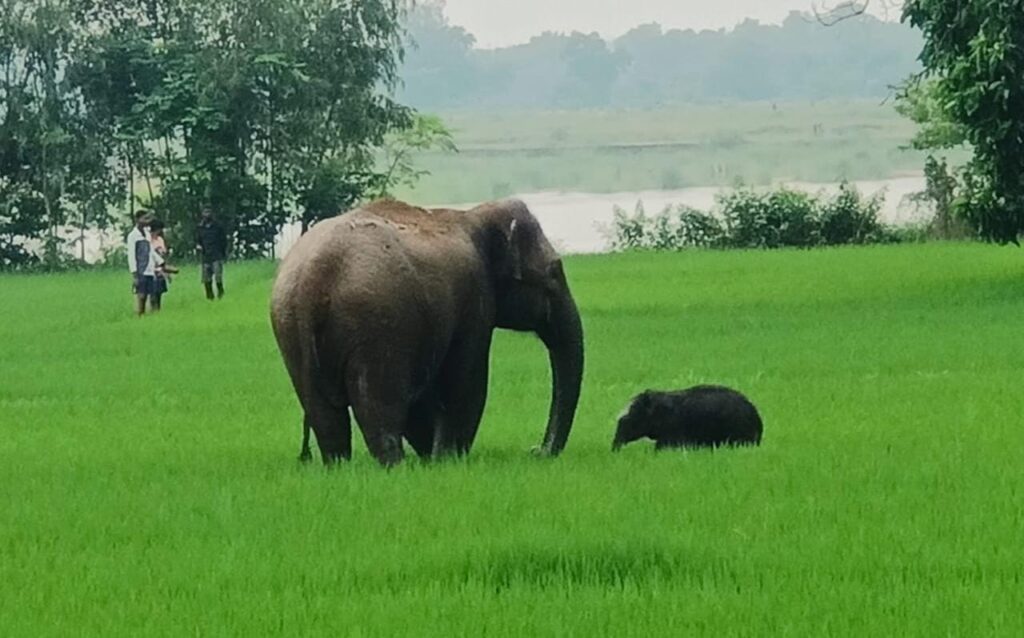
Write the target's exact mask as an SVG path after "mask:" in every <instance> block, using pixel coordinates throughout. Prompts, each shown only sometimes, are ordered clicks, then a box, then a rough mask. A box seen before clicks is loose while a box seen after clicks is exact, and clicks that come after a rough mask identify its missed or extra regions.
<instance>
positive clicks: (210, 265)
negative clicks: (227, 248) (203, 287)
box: [203, 261, 224, 284]
mask: <svg viewBox="0 0 1024 638" xmlns="http://www.w3.org/2000/svg"><path fill="white" fill-rule="evenodd" d="M214 278H216V279H217V281H224V262H223V261H204V262H203V283H204V284H208V283H210V282H211V281H213V280H214Z"/></svg>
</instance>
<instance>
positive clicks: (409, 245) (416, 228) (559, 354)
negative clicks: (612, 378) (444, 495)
mask: <svg viewBox="0 0 1024 638" xmlns="http://www.w3.org/2000/svg"><path fill="white" fill-rule="evenodd" d="M271 319H272V323H273V328H274V334H275V336H276V338H277V342H278V346H279V348H280V350H281V354H282V356H283V358H284V362H285V365H286V367H287V369H288V373H289V376H290V377H291V380H292V384H293V386H294V388H295V392H296V394H297V395H298V398H299V402H300V404H301V406H302V409H303V412H304V425H305V430H304V437H303V438H304V441H303V449H302V454H301V457H300V458H302V459H303V460H308V459H309V458H310V452H309V431H310V430H312V431H313V433H314V434H315V435H316V440H317V443H318V445H319V447H320V452H321V456H322V458H323V461H324V463H325V464H330V463H333V462H335V461H338V460H341V459H346V460H347V459H350V458H351V456H352V440H351V432H352V428H351V422H350V415H349V409H351V410H352V413H353V414H354V415H355V418H356V421H357V422H358V424H359V427H360V429H361V430H362V433H363V438H364V440H365V441H366V445H367V447H368V448H369V450H370V452H371V454H373V456H374V457H376V459H377V460H378V461H379V462H380V463H381V464H382V465H385V466H391V465H394V464H397V463H399V462H401V461H402V459H403V458H404V450H403V445H402V440H403V439H405V440H406V441H407V442H408V443H409V444H410V445H411V446H412V448H413V449H414V450H415V451H416V453H417V454H418V455H419V456H420V457H422V458H432V457H437V456H446V455H462V454H466V453H468V452H469V450H470V448H471V447H472V445H473V440H474V438H475V437H476V433H477V427H478V426H479V423H480V419H481V416H482V414H483V410H484V403H485V401H486V398H487V383H488V366H489V355H490V350H491V339H492V335H493V332H494V330H495V328H507V329H510V330H517V331H529V332H534V333H536V334H537V335H538V336H539V337H540V339H541V340H542V341H543V342H544V344H545V345H546V347H547V349H548V353H549V356H550V361H551V368H552V398H551V409H550V413H549V416H548V424H547V430H546V432H545V435H544V439H543V441H542V444H541V446H540V448H539V451H540V452H541V453H543V454H546V455H551V456H554V455H557V454H559V453H560V452H561V451H562V449H563V448H564V447H565V444H566V441H567V439H568V437H569V432H570V430H571V428H572V424H573V419H574V417H575V413H576V406H577V403H578V401H579V395H580V385H581V380H582V375H583V327H582V325H581V322H580V317H579V313H578V311H577V309H576V303H575V302H574V300H573V297H572V294H571V293H570V291H569V286H568V284H567V283H566V279H565V274H564V272H563V270H562V262H561V260H560V258H559V256H558V254H557V253H556V252H555V250H554V249H553V248H552V246H551V244H550V243H549V242H548V240H547V238H546V237H545V236H544V233H543V232H542V231H541V228H540V225H539V224H538V223H537V220H536V219H535V218H534V216H533V215H532V214H531V213H530V211H529V210H528V209H527V207H526V206H525V205H524V204H523V203H522V202H518V201H507V202H496V203H491V204H486V205H483V206H480V207H478V208H475V209H473V210H470V211H464V212H463V211H453V210H440V209H436V210H426V209H422V208H416V207H413V206H409V205H407V204H403V203H400V202H394V201H384V202H377V203H374V204H371V205H369V206H367V207H364V208H362V209H358V210H355V211H352V212H350V213H348V214H346V215H342V216H339V217H336V218H333V219H330V220H327V221H324V222H321V223H319V224H317V225H316V226H314V227H313V228H312V229H311V230H310V231H309V232H308V233H307V234H305V235H304V236H303V237H302V238H301V239H300V240H299V241H298V243H297V244H296V245H295V246H294V248H292V250H291V252H290V253H289V254H288V257H287V259H285V261H284V263H283V264H282V265H281V269H280V272H279V273H278V276H277V280H276V282H275V285H274V292H273V299H272V302H271Z"/></svg>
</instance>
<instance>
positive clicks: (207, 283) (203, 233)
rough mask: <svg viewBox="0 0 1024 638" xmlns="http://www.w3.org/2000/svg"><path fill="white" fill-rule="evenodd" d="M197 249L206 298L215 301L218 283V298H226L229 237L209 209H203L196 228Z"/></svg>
mask: <svg viewBox="0 0 1024 638" xmlns="http://www.w3.org/2000/svg"><path fill="white" fill-rule="evenodd" d="M196 248H197V249H198V250H199V255H200V256H201V257H202V262H203V267H202V273H203V274H202V279H203V287H204V288H205V289H206V298H207V299H213V283H214V281H216V282H217V298H218V299H220V298H222V297H223V296H224V260H225V259H227V253H228V237H227V233H225V232H224V227H223V226H221V224H220V222H218V221H217V220H216V219H214V217H213V213H212V212H211V211H210V209H209V208H204V209H203V214H202V217H201V218H200V220H199V226H198V227H197V228H196Z"/></svg>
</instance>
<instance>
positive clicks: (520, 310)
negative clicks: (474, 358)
mask: <svg viewBox="0 0 1024 638" xmlns="http://www.w3.org/2000/svg"><path fill="white" fill-rule="evenodd" d="M471 214H472V215H474V216H475V221H476V223H477V224H478V230H479V232H478V236H479V237H480V240H479V241H478V245H480V246H481V247H482V251H483V252H484V253H485V255H486V257H485V259H486V261H487V263H488V265H489V269H490V272H491V283H492V286H493V291H494V298H495V310H496V316H495V322H496V325H497V327H499V328H505V329H509V330H516V331H524V332H533V333H535V334H537V336H538V337H539V338H540V339H541V341H542V342H543V343H544V345H545V346H546V347H547V349H548V354H549V357H550V360H551V384H552V391H551V408H550V413H549V416H548V424H547V430H546V432H545V435H544V440H543V442H542V443H541V446H540V448H539V452H541V453H542V454H547V455H551V456H555V455H558V454H559V453H560V452H561V451H562V449H563V448H564V447H565V444H566V441H567V440H568V438H569V432H570V431H571V429H572V424H573V419H574V418H575V415H576V406H577V404H578V402H579V397H580V386H581V384H582V380H583V325H582V322H581V321H580V315H579V311H578V310H577V308H576V302H575V301H574V299H573V296H572V293H571V292H570V290H569V285H568V283H567V282H566V278H565V272H564V271H563V269H562V260H561V258H560V257H559V255H558V253H557V251H556V250H555V249H554V248H553V247H552V246H551V243H550V242H549V241H548V239H547V237H545V236H544V232H543V231H542V230H541V227H540V224H539V223H538V221H537V219H536V218H535V217H534V216H533V215H532V214H531V213H530V211H529V209H528V208H527V207H526V205H525V204H523V203H522V202H519V201H507V202H498V203H492V204H487V205H484V206H482V207H480V208H477V209H475V210H474V211H472V212H471Z"/></svg>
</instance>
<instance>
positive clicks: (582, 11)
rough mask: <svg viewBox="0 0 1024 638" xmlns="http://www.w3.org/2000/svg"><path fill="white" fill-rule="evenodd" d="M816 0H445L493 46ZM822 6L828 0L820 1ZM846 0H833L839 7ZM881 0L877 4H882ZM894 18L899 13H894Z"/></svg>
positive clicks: (785, 8) (717, 19)
mask: <svg viewBox="0 0 1024 638" xmlns="http://www.w3.org/2000/svg"><path fill="white" fill-rule="evenodd" d="M814 1H815V0H447V6H448V9H447V13H448V16H449V18H450V19H451V22H452V23H453V24H456V25H459V26H462V27H465V28H466V29H467V30H468V31H469V32H470V33H472V34H473V35H475V36H476V38H477V46H479V47H484V48H490V47H496V46H507V45H510V44H519V43H522V42H526V41H527V40H529V39H530V37H531V36H534V35H538V34H540V33H542V32H544V31H564V32H570V31H583V32H585V33H589V32H592V31H597V32H598V33H600V34H601V35H602V36H604V37H606V38H614V37H617V36H620V35H622V34H623V33H625V32H626V31H629V30H630V29H631V28H633V27H635V26H637V25H639V24H645V23H649V22H659V23H661V25H662V26H664V27H666V28H683V29H698V30H699V29H718V28H721V27H727V28H728V27H733V26H735V25H736V24H737V23H739V22H741V21H742V20H743V19H744V18H748V17H749V18H754V19H756V20H759V21H761V22H772V23H777V22H780V21H781V20H782V19H783V18H785V17H786V15H787V14H788V13H789V12H790V11H792V10H799V11H810V10H811V7H812V2H814ZM817 1H818V6H822V2H823V1H824V2H829V1H830V0H817ZM840 2H842V0H831V4H828V5H826V6H835V5H836V4H839V3H840ZM881 2H882V0H879V2H876V3H875V4H880V3H881ZM891 17H896V16H891Z"/></svg>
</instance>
